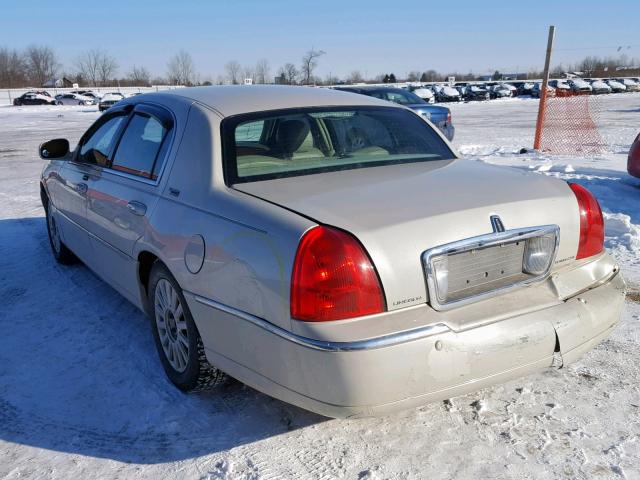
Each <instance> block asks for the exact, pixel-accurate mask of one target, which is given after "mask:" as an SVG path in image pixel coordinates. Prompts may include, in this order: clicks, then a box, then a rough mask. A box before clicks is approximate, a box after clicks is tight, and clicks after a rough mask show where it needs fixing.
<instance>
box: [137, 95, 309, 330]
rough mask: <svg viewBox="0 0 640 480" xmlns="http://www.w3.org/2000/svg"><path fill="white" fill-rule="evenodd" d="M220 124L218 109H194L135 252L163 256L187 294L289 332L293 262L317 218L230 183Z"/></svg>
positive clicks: (191, 111) (194, 107) (193, 107)
mask: <svg viewBox="0 0 640 480" xmlns="http://www.w3.org/2000/svg"><path fill="white" fill-rule="evenodd" d="M219 128H220V117H219V116H218V115H217V114H216V113H214V112H213V111H211V110H209V109H207V108H205V107H203V106H200V105H198V104H194V105H193V106H192V108H191V110H190V112H189V116H188V120H187V125H186V128H185V133H184V136H183V138H182V141H181V143H180V147H179V150H178V153H177V155H176V157H175V160H174V162H173V164H172V165H171V170H170V173H169V176H168V181H167V183H166V184H165V186H164V190H163V192H162V194H161V196H160V199H159V201H158V204H157V206H156V208H155V210H154V212H153V215H152V216H151V218H150V224H149V229H148V231H147V232H146V234H145V236H144V237H143V238H142V239H141V240H140V241H139V242H138V244H137V245H136V251H137V252H138V253H139V252H141V251H143V250H146V251H150V252H152V253H154V254H155V255H156V256H158V257H159V258H160V259H161V260H162V261H163V262H164V263H165V264H166V265H167V267H168V268H169V270H170V271H171V272H172V274H173V275H174V276H175V277H176V280H177V281H178V283H179V284H180V286H181V287H182V288H183V289H184V290H186V291H187V292H190V293H192V294H195V295H200V296H203V297H206V298H209V299H212V300H215V301H218V302H220V303H223V304H224V305H227V306H229V307H233V308H236V309H239V310H242V311H244V312H247V313H250V314H253V315H256V316H258V317H261V318H264V319H267V320H269V321H271V322H272V323H274V324H276V325H279V326H281V327H283V328H287V329H290V328H291V320H290V315H289V284H290V276H291V269H292V264H293V260H294V257H295V252H296V249H297V245H298V241H299V239H300V237H301V236H302V234H303V233H304V232H305V231H306V230H307V229H308V228H311V227H312V226H313V225H315V223H313V222H311V221H309V220H306V219H305V218H303V217H300V216H299V215H296V214H293V213H291V212H289V211H287V210H284V209H282V208H280V207H277V206H275V205H272V204H270V203H267V202H264V201H262V200H259V199H257V198H254V197H252V196H250V195H247V194H244V193H240V192H237V191H234V190H232V189H229V188H227V187H226V186H225V184H224V179H223V172H222V165H221V149H220V142H219V134H218V132H219ZM172 192H173V193H172ZM176 192H179V194H177V195H176ZM197 237H201V238H202V239H203V240H204V244H205V253H204V260H203V264H202V267H201V269H200V270H199V271H196V272H193V271H190V270H189V269H188V268H187V266H186V264H185V251H186V249H187V248H188V246H189V244H190V243H193V242H194V241H195V242H197V241H198V238H197Z"/></svg>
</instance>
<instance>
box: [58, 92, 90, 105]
mask: <svg viewBox="0 0 640 480" xmlns="http://www.w3.org/2000/svg"><path fill="white" fill-rule="evenodd" d="M95 104H96V101H95V100H94V99H93V98H91V97H86V96H84V95H79V94H77V93H61V94H60V95H56V105H95Z"/></svg>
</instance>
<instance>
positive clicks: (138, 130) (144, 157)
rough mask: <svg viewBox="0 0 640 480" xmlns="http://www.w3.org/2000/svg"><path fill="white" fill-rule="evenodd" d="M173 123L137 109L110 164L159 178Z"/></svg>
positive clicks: (144, 175)
mask: <svg viewBox="0 0 640 480" xmlns="http://www.w3.org/2000/svg"><path fill="white" fill-rule="evenodd" d="M171 127H172V124H171V123H167V122H163V120H161V119H159V118H156V117H155V116H154V115H150V114H148V113H145V112H134V114H133V116H132V118H131V120H130V121H129V124H128V125H127V128H126V130H125V131H124V133H123V135H122V139H121V140H120V143H119V145H118V147H117V150H116V153H115V155H114V157H113V162H112V164H111V168H112V169H113V170H117V171H120V172H124V173H128V174H130V175H135V176H139V177H143V178H148V179H151V180H156V179H157V178H158V174H159V172H160V170H161V168H162V165H163V162H164V159H165V157H166V151H167V149H168V142H167V141H166V140H167V137H168V133H169V131H170V130H171Z"/></svg>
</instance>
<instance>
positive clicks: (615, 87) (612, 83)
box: [605, 79, 627, 93]
mask: <svg viewBox="0 0 640 480" xmlns="http://www.w3.org/2000/svg"><path fill="white" fill-rule="evenodd" d="M605 82H607V85H609V87H611V91H612V92H613V93H620V92H626V91H627V87H626V86H625V84H624V83H622V82H619V81H618V80H611V79H610V80H605Z"/></svg>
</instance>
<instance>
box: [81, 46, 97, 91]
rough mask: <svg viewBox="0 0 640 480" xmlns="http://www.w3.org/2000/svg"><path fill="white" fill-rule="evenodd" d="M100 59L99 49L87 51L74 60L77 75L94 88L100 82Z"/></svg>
mask: <svg viewBox="0 0 640 480" xmlns="http://www.w3.org/2000/svg"><path fill="white" fill-rule="evenodd" d="M101 59H102V50H99V49H93V50H87V51H86V52H84V53H81V54H80V56H79V57H78V58H77V59H76V67H77V69H78V74H79V75H81V76H82V78H84V79H85V80H86V81H87V82H89V84H90V85H91V86H94V87H95V86H98V82H99V80H100V62H101Z"/></svg>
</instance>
